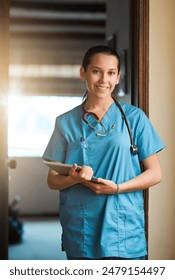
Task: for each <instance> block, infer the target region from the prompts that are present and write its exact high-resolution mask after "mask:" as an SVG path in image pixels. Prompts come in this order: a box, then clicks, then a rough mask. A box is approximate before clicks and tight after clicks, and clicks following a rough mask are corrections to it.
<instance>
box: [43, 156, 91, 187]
mask: <svg viewBox="0 0 175 280" xmlns="http://www.w3.org/2000/svg"><path fill="white" fill-rule="evenodd" d="M43 163H44V164H45V165H47V166H48V167H49V168H51V169H53V170H54V171H56V172H58V173H59V174H61V175H65V176H67V175H69V171H70V168H71V167H72V165H70V164H65V163H61V162H59V161H48V160H43ZM77 170H78V171H80V170H81V166H78V167H77ZM91 181H92V182H96V181H97V178H96V177H94V176H93V177H92V179H91Z"/></svg>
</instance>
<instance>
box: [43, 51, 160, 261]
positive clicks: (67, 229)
mask: <svg viewBox="0 0 175 280" xmlns="http://www.w3.org/2000/svg"><path fill="white" fill-rule="evenodd" d="M80 77H81V79H82V80H83V81H84V82H85V83H86V86H87V92H86V96H85V98H84V102H83V103H82V104H81V105H79V106H77V107H75V108H74V109H72V110H71V111H69V112H66V113H64V114H62V115H61V116H58V117H57V118H56V122H55V129H54V131H53V134H52V136H51V138H50V141H49V143H48V145H47V147H46V150H45V152H44V155H43V158H44V159H47V160H52V161H53V160H55V161H60V162H63V163H67V164H71V165H72V168H71V170H70V172H69V176H63V175H60V174H58V173H56V172H55V171H53V170H51V169H50V170H49V173H48V186H49V188H50V189H53V190H59V191H60V204H59V215H60V222H61V225H62V230H63V231H62V247H63V250H65V252H66V254H67V258H68V259H144V258H145V256H146V255H147V243H146V238H145V224H144V201H143V190H144V189H147V188H149V187H151V186H154V185H156V184H158V183H159V182H160V181H161V178H162V173H161V167H160V163H159V159H158V155H157V153H158V152H159V151H161V150H162V149H163V148H164V143H163V142H162V141H161V139H160V137H159V136H158V134H157V133H156V131H155V129H154V128H153V126H152V124H151V123H150V121H149V119H148V118H147V117H146V115H145V114H144V112H143V111H142V110H141V109H139V108H137V107H134V106H132V105H130V104H125V103H122V102H119V105H120V106H121V107H122V110H123V112H124V114H125V115H126V118H127V121H128V124H129V127H130V130H131V133H132V138H133V142H134V145H136V148H137V149H138V153H137V152H136V153H134V152H132V151H131V140H130V136H129V133H128V129H127V126H126V123H125V121H124V116H123V114H122V112H121V111H120V109H119V107H118V106H117V105H116V102H115V100H114V98H113V95H112V93H113V91H114V88H115V85H116V84H118V83H119V80H120V60H119V56H118V54H117V53H116V52H115V51H114V50H113V49H112V48H110V47H108V46H94V47H91V48H90V49H88V50H87V52H86V53H85V55H84V58H83V63H82V67H81V69H80ZM141 162H142V163H143V167H144V170H143V171H141V169H140V163H141ZM78 165H79V166H82V169H81V171H78V170H77V166H78ZM93 176H95V177H96V178H97V179H96V181H95V182H94V181H92V180H91V179H92V177H93Z"/></svg>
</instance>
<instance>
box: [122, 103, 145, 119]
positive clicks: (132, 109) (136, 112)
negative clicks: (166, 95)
mask: <svg viewBox="0 0 175 280" xmlns="http://www.w3.org/2000/svg"><path fill="white" fill-rule="evenodd" d="M119 103H120V105H121V107H122V109H123V111H124V113H125V115H126V116H127V118H142V117H144V116H145V113H144V111H143V110H142V109H140V108H138V107H136V106H133V105H131V104H129V103H123V102H119Z"/></svg>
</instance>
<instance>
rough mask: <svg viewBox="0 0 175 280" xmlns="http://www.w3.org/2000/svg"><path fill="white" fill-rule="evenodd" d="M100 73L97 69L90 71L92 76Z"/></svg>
mask: <svg viewBox="0 0 175 280" xmlns="http://www.w3.org/2000/svg"><path fill="white" fill-rule="evenodd" d="M99 72H100V71H99V70H98V69H93V70H92V73H94V74H98V73H99Z"/></svg>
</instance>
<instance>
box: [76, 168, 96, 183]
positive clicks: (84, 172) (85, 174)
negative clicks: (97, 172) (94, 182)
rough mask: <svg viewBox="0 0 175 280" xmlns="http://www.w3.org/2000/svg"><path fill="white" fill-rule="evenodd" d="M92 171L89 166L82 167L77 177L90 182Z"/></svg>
mask: <svg viewBox="0 0 175 280" xmlns="http://www.w3.org/2000/svg"><path fill="white" fill-rule="evenodd" d="M93 173H94V172H93V170H92V168H91V167H90V166H86V165H83V166H82V168H81V170H80V171H79V176H80V177H81V178H82V179H83V180H87V181H90V180H91V178H92V176H93Z"/></svg>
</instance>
